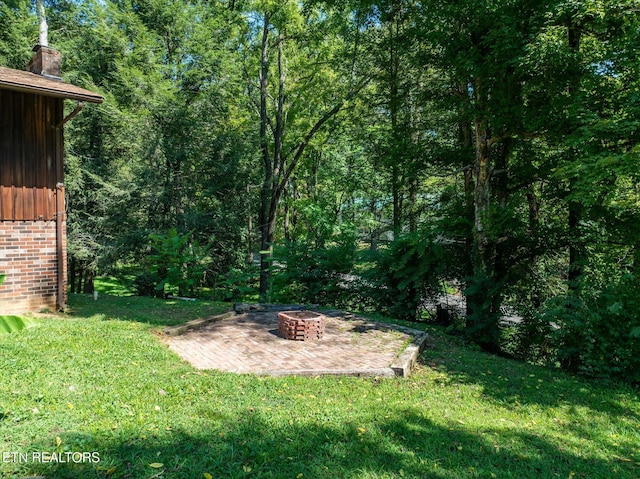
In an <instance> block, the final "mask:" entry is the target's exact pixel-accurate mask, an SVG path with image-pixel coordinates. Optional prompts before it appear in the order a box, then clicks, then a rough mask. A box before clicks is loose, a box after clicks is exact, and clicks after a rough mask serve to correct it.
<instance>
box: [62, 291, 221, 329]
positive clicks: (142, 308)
mask: <svg viewBox="0 0 640 479" xmlns="http://www.w3.org/2000/svg"><path fill="white" fill-rule="evenodd" d="M231 308H232V305H231V304H225V303H219V302H215V301H205V300H198V301H180V300H165V299H158V298H150V297H144V296H126V297H122V296H109V295H107V294H103V295H100V296H99V297H98V300H97V301H95V300H94V299H93V296H90V295H81V294H70V295H69V314H70V315H71V316H73V317H78V318H87V317H92V316H101V317H103V318H104V319H107V320H110V319H115V320H121V321H134V322H138V323H145V324H151V325H153V326H175V325H178V324H183V323H185V322H187V321H191V320H193V319H197V318H202V317H207V316H212V315H215V314H221V313H224V312H226V311H229V310H230V309H231Z"/></svg>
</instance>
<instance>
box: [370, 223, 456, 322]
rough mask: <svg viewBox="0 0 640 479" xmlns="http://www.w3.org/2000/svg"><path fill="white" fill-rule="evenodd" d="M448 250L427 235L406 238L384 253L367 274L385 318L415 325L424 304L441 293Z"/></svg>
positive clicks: (372, 292)
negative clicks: (407, 321)
mask: <svg viewBox="0 0 640 479" xmlns="http://www.w3.org/2000/svg"><path fill="white" fill-rule="evenodd" d="M445 273H446V253H445V249H444V248H443V247H442V245H441V244H439V243H438V242H437V241H436V240H435V238H434V237H433V236H432V235H431V234H429V233H425V232H417V233H412V234H407V235H403V236H401V237H400V238H398V239H396V240H395V241H394V242H393V243H391V245H390V247H389V248H388V249H387V250H385V251H383V252H381V254H380V258H379V259H378V261H377V264H376V266H375V267H374V268H373V269H372V270H371V271H369V272H368V273H367V275H366V279H367V280H368V282H369V283H370V285H371V292H370V294H371V295H372V297H373V298H375V301H376V302H377V304H378V305H379V306H380V308H381V309H382V311H384V312H385V314H387V315H389V316H392V317H395V318H399V319H405V320H409V321H415V320H416V316H417V313H418V308H419V307H420V305H421V304H422V301H423V300H424V299H425V298H426V297H428V296H431V295H435V294H437V293H438V292H441V290H442V281H443V280H444V278H445Z"/></svg>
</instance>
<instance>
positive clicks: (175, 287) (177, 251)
mask: <svg viewBox="0 0 640 479" xmlns="http://www.w3.org/2000/svg"><path fill="white" fill-rule="evenodd" d="M149 239H150V240H151V254H150V255H149V256H148V257H147V259H146V261H145V263H146V269H147V271H148V273H147V275H146V276H144V277H140V280H139V281H140V285H141V288H142V290H144V291H145V292H147V291H149V289H148V288H149V286H150V284H151V283H152V282H153V281H156V279H157V282H156V286H155V290H156V292H157V293H159V294H161V295H163V294H164V293H168V292H177V293H178V295H181V296H184V295H188V294H194V292H195V290H196V288H197V287H199V286H200V285H201V284H202V282H203V280H204V275H205V270H206V265H207V250H206V248H202V247H201V246H200V245H199V244H198V242H197V241H195V240H194V239H193V238H192V237H191V235H190V234H182V233H179V232H178V231H177V230H176V229H175V228H172V229H170V230H169V231H168V232H167V233H165V234H152V235H149ZM153 275H155V277H157V278H154V276H153Z"/></svg>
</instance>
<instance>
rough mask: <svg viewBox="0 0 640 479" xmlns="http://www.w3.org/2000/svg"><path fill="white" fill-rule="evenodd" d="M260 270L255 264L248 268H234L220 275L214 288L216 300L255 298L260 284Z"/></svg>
mask: <svg viewBox="0 0 640 479" xmlns="http://www.w3.org/2000/svg"><path fill="white" fill-rule="evenodd" d="M259 273H260V272H259V270H258V268H257V267H255V266H250V267H248V268H246V269H238V268H232V269H230V270H229V271H228V272H227V274H224V275H220V276H219V278H218V281H217V282H216V284H215V288H214V293H213V296H214V299H215V300H216V301H242V300H248V299H253V298H252V296H254V295H255V294H257V291H258V286H259V280H260V278H259Z"/></svg>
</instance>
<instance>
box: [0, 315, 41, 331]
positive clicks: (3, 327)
mask: <svg viewBox="0 0 640 479" xmlns="http://www.w3.org/2000/svg"><path fill="white" fill-rule="evenodd" d="M36 324H38V321H36V320H35V319H33V318H26V317H24V316H0V335H3V334H9V333H12V332H14V331H20V330H21V329H25V328H30V327H32V326H35V325H36Z"/></svg>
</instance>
